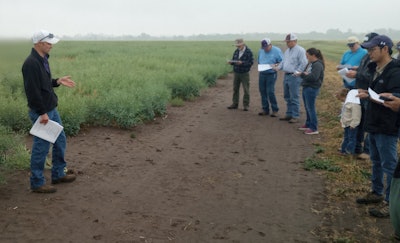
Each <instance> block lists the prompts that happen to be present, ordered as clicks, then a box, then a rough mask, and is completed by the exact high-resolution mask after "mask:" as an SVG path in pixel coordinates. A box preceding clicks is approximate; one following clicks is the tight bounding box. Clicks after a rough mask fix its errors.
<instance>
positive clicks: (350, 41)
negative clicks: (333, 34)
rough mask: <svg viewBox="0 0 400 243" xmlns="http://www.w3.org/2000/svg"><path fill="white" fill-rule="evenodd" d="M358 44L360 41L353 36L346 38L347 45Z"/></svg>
mask: <svg viewBox="0 0 400 243" xmlns="http://www.w3.org/2000/svg"><path fill="white" fill-rule="evenodd" d="M353 43H360V40H359V39H358V38H357V37H355V36H350V37H349V38H347V44H353Z"/></svg>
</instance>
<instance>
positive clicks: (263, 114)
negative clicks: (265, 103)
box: [258, 111, 269, 116]
mask: <svg viewBox="0 0 400 243" xmlns="http://www.w3.org/2000/svg"><path fill="white" fill-rule="evenodd" d="M258 115H259V116H268V115H269V112H265V111H263V112H260V113H258Z"/></svg>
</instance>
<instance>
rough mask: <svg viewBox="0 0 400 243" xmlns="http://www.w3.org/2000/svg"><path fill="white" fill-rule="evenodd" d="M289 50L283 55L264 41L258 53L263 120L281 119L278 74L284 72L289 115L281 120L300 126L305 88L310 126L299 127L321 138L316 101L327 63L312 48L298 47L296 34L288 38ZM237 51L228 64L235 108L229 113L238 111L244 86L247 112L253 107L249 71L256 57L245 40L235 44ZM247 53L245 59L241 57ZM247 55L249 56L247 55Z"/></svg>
mask: <svg viewBox="0 0 400 243" xmlns="http://www.w3.org/2000/svg"><path fill="white" fill-rule="evenodd" d="M284 41H285V42H286V45H287V49H286V50H285V52H284V53H282V51H281V49H280V48H278V47H276V46H273V45H272V43H271V40H270V39H268V38H265V39H263V40H261V48H260V50H259V51H258V65H259V68H258V70H259V91H260V95H261V106H262V111H261V112H260V113H258V114H259V115H260V116H267V115H270V116H271V117H277V116H278V111H279V107H278V103H277V100H276V96H275V83H276V79H277V71H280V70H281V71H283V72H284V79H283V87H284V99H285V102H286V113H285V115H284V116H282V117H280V118H279V120H281V121H287V122H289V123H298V122H300V121H299V117H300V87H302V88H303V89H302V99H303V103H304V106H305V109H306V116H307V118H306V122H305V123H304V124H303V125H301V126H300V127H299V130H302V131H304V134H308V135H314V134H318V133H319V132H318V119H317V112H316V108H315V101H316V98H317V96H318V94H319V90H320V88H321V85H322V82H323V79H324V70H325V63H324V58H323V55H322V53H321V51H320V50H318V49H316V48H309V49H307V51H306V50H305V49H304V48H303V47H301V46H300V45H298V44H297V36H296V35H295V34H294V33H290V34H288V35H286V37H285V40H284ZM235 45H236V47H237V49H236V50H235V52H234V54H233V57H232V60H230V61H228V63H229V64H231V65H232V66H233V71H234V81H233V98H232V105H230V106H229V107H228V109H237V108H238V104H239V88H240V84H241V83H242V85H243V91H244V95H243V110H245V111H247V110H248V107H249V97H250V96H249V71H250V68H251V66H252V65H253V61H254V60H253V54H252V52H251V50H250V49H249V48H248V47H247V46H246V45H245V44H244V41H243V39H237V40H236V41H235ZM241 52H242V53H243V54H242V55H241V54H240V53H241ZM245 53H246V54H245Z"/></svg>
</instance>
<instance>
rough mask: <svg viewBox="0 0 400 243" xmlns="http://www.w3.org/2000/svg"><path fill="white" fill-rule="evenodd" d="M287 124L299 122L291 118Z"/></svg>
mask: <svg viewBox="0 0 400 243" xmlns="http://www.w3.org/2000/svg"><path fill="white" fill-rule="evenodd" d="M288 122H289V123H298V122H299V119H297V118H292V119H290V120H289V121H288Z"/></svg>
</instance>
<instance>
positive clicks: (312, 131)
mask: <svg viewBox="0 0 400 243" xmlns="http://www.w3.org/2000/svg"><path fill="white" fill-rule="evenodd" d="M318 133H319V132H318V131H314V130H312V129H307V130H305V131H304V134H307V135H316V134H318Z"/></svg>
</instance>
